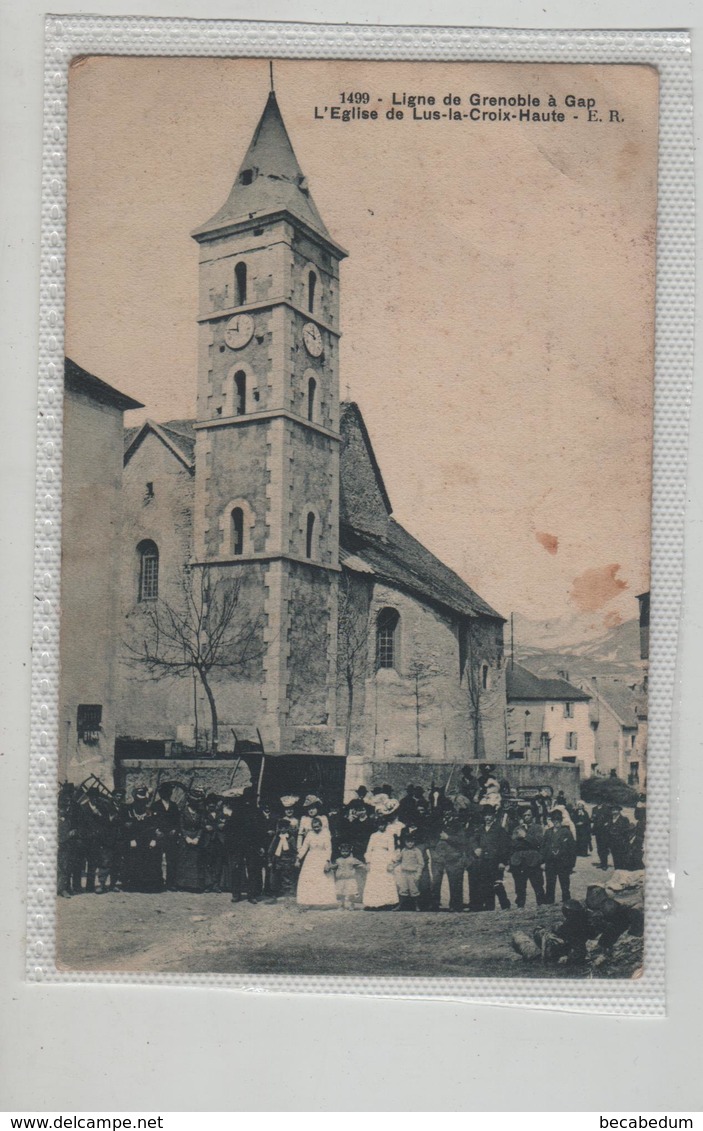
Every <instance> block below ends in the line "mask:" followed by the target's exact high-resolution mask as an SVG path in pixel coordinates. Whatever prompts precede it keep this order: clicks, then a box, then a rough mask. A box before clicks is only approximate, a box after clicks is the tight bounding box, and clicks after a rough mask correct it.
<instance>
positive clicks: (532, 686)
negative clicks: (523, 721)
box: [505, 662, 591, 703]
mask: <svg viewBox="0 0 703 1131" xmlns="http://www.w3.org/2000/svg"><path fill="white" fill-rule="evenodd" d="M505 682H506V689H507V693H508V701H509V702H510V700H513V699H531V700H534V701H535V702H547V701H548V702H556V703H580V702H584V703H585V702H588V700H589V699H590V698H591V696H590V695H589V694H588V693H587V692H585V691H581V689H580V688H578V687H574V685H573V684H572V683H567V681H566V680H565V679H541V678H540V677H539V676H538V675H534V674H533V673H532V672H531V671H528V669H527V668H523V666H522V664H515V663H512V662H510V663H508V665H507V668H506V673H505Z"/></svg>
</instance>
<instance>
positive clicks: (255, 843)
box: [223, 786, 268, 903]
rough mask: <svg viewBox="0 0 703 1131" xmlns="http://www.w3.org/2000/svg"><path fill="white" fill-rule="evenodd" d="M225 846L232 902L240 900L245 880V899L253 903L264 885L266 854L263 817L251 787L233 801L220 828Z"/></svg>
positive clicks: (264, 821)
mask: <svg viewBox="0 0 703 1131" xmlns="http://www.w3.org/2000/svg"><path fill="white" fill-rule="evenodd" d="M223 835H224V848H225V853H226V854H227V863H228V870H229V874H230V877H231V881H232V902H233V903H239V902H240V901H241V899H242V892H243V889H244V886H245V883H246V893H247V900H248V902H249V903H256V902H257V901H258V899H259V896H260V895H261V892H262V888H263V871H264V858H265V855H266V849H267V847H268V845H267V844H266V819H265V817H264V816H263V815H262V814H261V813H260V812H259V810H258V809H257V806H256V797H255V794H254V790H253V789H252V788H251V786H247V788H246V789H245V790H244V792H243V793H242V796H241V797H238V798H235V799H234V801H233V802H232V812H231V815H230V816H229V817H228V818H227V821H226V823H225V826H224V830H223Z"/></svg>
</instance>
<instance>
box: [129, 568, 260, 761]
mask: <svg viewBox="0 0 703 1131" xmlns="http://www.w3.org/2000/svg"><path fill="white" fill-rule="evenodd" d="M242 583H243V578H242V576H241V574H240V575H239V576H237V577H234V578H227V579H225V578H218V579H216V580H213V577H212V571H211V569H209V568H208V567H206V566H203V567H199V568H197V569H195V570H190V569H189V568H188V567H184V569H183V572H182V574H181V578H180V585H179V587H178V590H177V596H176V597H174V599H173V600H170V599H166V598H164V597H159V598H158V599H157V600H155V601H148V602H146V601H145V602H143V603H142V604H141V605H140V610H139V611H140V616H139V620H138V622H137V623H136V624H135V626H134V637H133V639H132V640H130V641H128V642H127V643H126V648H127V652H128V654H129V656H130V658H131V660H132V662H134V663H136V664H139V665H141V666H142V667H143V668H144V669H145V670H146V671H147V672H148V673H149V675H150V676H151V677H152V678H153V679H165V678H168V677H171V676H172V677H175V678H183V677H185V676H189V675H197V676H198V678H199V679H200V682H201V684H202V686H203V690H204V692H205V694H206V696H207V700H208V703H209V705H210V718H211V724H212V730H211V753H212V755H213V757H215V756H216V754H217V747H218V716H217V704H216V702H215V695H214V691H213V676H217V675H218V674H228V675H232V676H239V677H240V678H245V677H246V676H247V675H248V674H249V672H250V671H251V669H252V667H253V666H254V664H255V663H256V661H257V660H259V659H260V658H261V657H262V656H263V654H264V648H265V645H264V640H263V620H262V617H261V616H258V617H251V616H250V615H249V614H248V613H247V611H246V610H245V608H244V606H243V601H242Z"/></svg>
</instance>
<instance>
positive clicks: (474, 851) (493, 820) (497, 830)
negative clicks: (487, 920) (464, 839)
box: [468, 805, 511, 911]
mask: <svg viewBox="0 0 703 1131" xmlns="http://www.w3.org/2000/svg"><path fill="white" fill-rule="evenodd" d="M483 808H484V809H486V810H487V812H485V813H484V816H483V827H481V828H478V829H476V830H475V831H474V833H473V835H472V837H471V841H470V844H469V869H468V870H469V911H495V906H496V884H498V883H499V882H500V880H501V876H502V871H503V868H504V866H505V864H507V862H508V858H509V856H510V848H511V842H510V837H509V836H508V834H507V833H506V831H505V829H504V828H503V827H502V825H501V824H500V822H499V821H498V819H497V817H496V813H495V810H494V809H493V807H492V806H491V805H486V806H483ZM506 902H507V901H506ZM502 906H504V904H502ZM509 906H510V903H509V902H507V907H509ZM504 909H506V910H507V908H504Z"/></svg>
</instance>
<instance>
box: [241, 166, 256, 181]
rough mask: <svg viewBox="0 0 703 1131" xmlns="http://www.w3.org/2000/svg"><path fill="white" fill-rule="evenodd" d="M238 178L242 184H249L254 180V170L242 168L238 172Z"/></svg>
mask: <svg viewBox="0 0 703 1131" xmlns="http://www.w3.org/2000/svg"><path fill="white" fill-rule="evenodd" d="M239 179H240V181H241V182H242V184H243V185H250V184H251V182H252V181H253V180H254V170H253V169H242V171H241V173H240V174H239Z"/></svg>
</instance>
